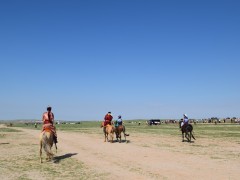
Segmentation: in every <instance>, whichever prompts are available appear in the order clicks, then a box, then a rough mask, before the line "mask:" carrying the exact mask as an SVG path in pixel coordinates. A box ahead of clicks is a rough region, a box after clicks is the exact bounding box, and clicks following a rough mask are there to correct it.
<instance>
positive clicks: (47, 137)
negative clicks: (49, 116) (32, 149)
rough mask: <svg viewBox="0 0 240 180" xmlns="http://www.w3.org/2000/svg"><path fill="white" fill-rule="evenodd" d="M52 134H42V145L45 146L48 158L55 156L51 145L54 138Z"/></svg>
mask: <svg viewBox="0 0 240 180" xmlns="http://www.w3.org/2000/svg"><path fill="white" fill-rule="evenodd" d="M52 136H53V135H52V132H46V131H44V132H43V134H42V139H41V141H42V145H43V149H44V151H45V152H46V154H47V156H53V153H52V151H51V146H52V145H51V144H52V142H51V141H53V137H52Z"/></svg>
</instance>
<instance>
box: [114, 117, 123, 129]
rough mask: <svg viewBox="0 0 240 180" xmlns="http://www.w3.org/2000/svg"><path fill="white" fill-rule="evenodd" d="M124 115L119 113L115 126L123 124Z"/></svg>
mask: <svg viewBox="0 0 240 180" xmlns="http://www.w3.org/2000/svg"><path fill="white" fill-rule="evenodd" d="M122 123H123V122H122V116H121V115H119V116H118V119H117V120H116V121H115V127H118V126H121V125H122Z"/></svg>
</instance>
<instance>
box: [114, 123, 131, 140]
mask: <svg viewBox="0 0 240 180" xmlns="http://www.w3.org/2000/svg"><path fill="white" fill-rule="evenodd" d="M115 133H116V138H117V141H118V142H119V143H121V142H122V139H121V133H123V135H124V138H125V142H127V140H126V136H129V134H126V133H125V126H123V125H119V126H117V127H115ZM118 138H119V140H118Z"/></svg>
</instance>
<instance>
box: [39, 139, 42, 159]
mask: <svg viewBox="0 0 240 180" xmlns="http://www.w3.org/2000/svg"><path fill="white" fill-rule="evenodd" d="M39 154H40V163H42V140H40V149H39Z"/></svg>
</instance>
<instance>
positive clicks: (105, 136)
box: [104, 133, 107, 142]
mask: <svg viewBox="0 0 240 180" xmlns="http://www.w3.org/2000/svg"><path fill="white" fill-rule="evenodd" d="M106 139H107V134H106V133H105V134H104V142H106Z"/></svg>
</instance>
